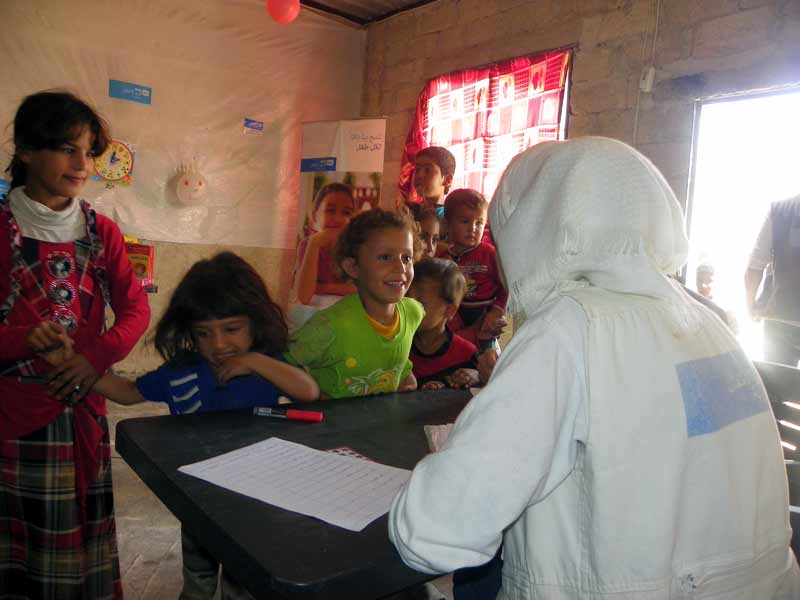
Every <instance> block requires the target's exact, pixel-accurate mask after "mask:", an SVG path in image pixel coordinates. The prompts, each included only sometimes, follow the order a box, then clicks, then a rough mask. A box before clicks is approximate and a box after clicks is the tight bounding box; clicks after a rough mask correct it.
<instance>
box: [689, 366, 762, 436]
mask: <svg viewBox="0 0 800 600" xmlns="http://www.w3.org/2000/svg"><path fill="white" fill-rule="evenodd" d="M675 369H676V371H677V372H678V381H679V382H680V386H681V395H682V396H683V406H684V409H685V411H686V430H687V434H688V435H689V437H694V436H696V435H704V434H706V433H713V432H715V431H719V430H720V429H722V428H723V427H726V426H727V425H730V424H731V423H735V422H736V421H741V420H742V419H746V418H748V417H752V416H753V415H757V414H759V413H762V412H764V411H765V410H767V408H768V406H769V400H768V399H767V397H766V394H765V393H764V390H763V388H762V387H761V385H759V382H758V379H756V377H755V376H754V375H753V370H752V367H751V366H750V364H749V361H748V360H747V358H746V357H745V356H744V354H742V353H741V352H739V351H736V352H726V353H725V354H720V355H718V356H712V357H711V358H701V359H699V360H691V361H688V362H685V363H681V364H679V365H677V366H676V367H675Z"/></svg>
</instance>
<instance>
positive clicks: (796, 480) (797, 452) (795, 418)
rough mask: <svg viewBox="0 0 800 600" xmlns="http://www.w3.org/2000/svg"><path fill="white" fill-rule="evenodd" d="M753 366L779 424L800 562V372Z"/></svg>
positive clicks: (794, 544)
mask: <svg viewBox="0 0 800 600" xmlns="http://www.w3.org/2000/svg"><path fill="white" fill-rule="evenodd" d="M754 364H755V366H756V370H757V371H758V374H759V375H761V381H763V382H764V387H765V388H766V389H767V395H768V396H769V401H770V404H771V405H772V412H773V413H775V420H776V421H777V422H778V431H779V433H780V436H781V444H782V445H783V456H784V459H785V463H786V475H787V478H788V480H789V511H790V512H789V519H790V522H791V524H792V550H794V553H795V556H797V557H798V559H800V369H795V368H794V367H788V366H786V365H779V364H777V363H770V362H755V363H754Z"/></svg>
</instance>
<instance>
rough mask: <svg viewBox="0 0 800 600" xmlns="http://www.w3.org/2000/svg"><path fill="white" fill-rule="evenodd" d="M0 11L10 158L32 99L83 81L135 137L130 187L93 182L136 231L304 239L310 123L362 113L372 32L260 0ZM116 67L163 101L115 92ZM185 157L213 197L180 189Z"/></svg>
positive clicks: (268, 242) (85, 3)
mask: <svg viewBox="0 0 800 600" xmlns="http://www.w3.org/2000/svg"><path fill="white" fill-rule="evenodd" d="M0 23H2V29H3V34H2V35H0V81H2V82H3V85H2V86H0V119H2V123H3V125H6V124H8V125H9V126H8V127H7V128H5V129H3V133H4V136H3V142H4V144H3V146H2V151H0V161H2V165H3V167H5V166H6V165H7V164H8V162H9V160H10V156H11V154H10V153H11V151H12V148H13V147H12V146H11V144H10V139H11V137H12V129H11V126H10V123H11V121H12V120H13V114H14V111H15V110H16V107H17V105H18V104H19V102H20V101H21V99H22V98H23V97H24V96H25V95H27V94H30V93H33V92H36V91H39V90H42V89H47V88H54V87H65V88H68V89H70V90H71V91H74V92H76V93H77V94H79V95H80V96H82V97H84V98H85V99H87V100H88V101H89V102H91V103H92V104H93V105H94V106H95V107H96V108H98V109H99V111H100V112H101V113H102V114H103V115H104V116H105V117H106V119H107V120H108V122H109V124H110V125H111V130H112V134H113V136H114V137H115V138H117V139H121V140H123V141H125V142H128V143H130V144H133V145H134V146H135V148H136V161H135V165H134V173H133V183H132V185H131V186H130V187H114V188H110V189H109V188H106V187H105V186H104V185H103V184H102V183H100V182H90V183H89V184H87V188H86V193H85V196H86V197H87V198H88V199H89V200H90V201H92V202H93V203H94V205H95V206H96V207H97V208H98V209H99V210H100V211H101V212H103V213H105V214H107V215H109V216H110V217H112V218H113V219H114V220H115V221H117V223H118V224H119V225H120V227H121V228H122V229H123V231H124V232H125V233H126V234H129V235H134V236H140V237H144V238H147V239H150V240H162V241H173V242H186V243H204V244H209V243H211V244H235V245H248V246H266V247H273V248H291V247H293V246H294V223H295V217H296V212H297V193H298V186H299V183H298V182H299V162H300V140H301V127H300V123H301V122H304V121H316V120H328V119H346V118H354V117H357V116H358V115H359V108H360V100H361V87H362V78H363V68H364V49H365V42H366V33H365V31H363V30H359V29H356V28H353V27H351V26H349V25H346V24H343V23H340V22H338V21H335V20H332V19H329V18H326V17H323V16H320V15H317V14H314V13H312V12H309V11H307V10H303V11H301V14H300V17H299V18H298V19H297V20H296V21H295V22H294V23H292V24H291V25H278V24H277V23H275V22H274V21H272V19H271V18H270V17H269V15H268V14H267V12H266V10H265V8H264V2H263V1H261V0H182V1H181V0H125V1H122V0H119V1H112V2H98V1H96V0H72V1H69V2H66V1H64V0H1V1H0ZM109 79H117V80H121V81H126V82H132V83H136V84H140V85H145V86H149V87H151V88H152V104H150V105H144V104H139V103H135V102H129V101H124V100H118V99H112V98H110V97H109V95H108V86H109ZM245 118H250V119H256V120H258V121H263V122H264V130H263V132H262V133H261V135H256V136H250V135H245V134H244V132H243V129H244V128H243V121H244V119H245ZM187 164H188V165H194V166H195V167H196V169H197V171H198V172H199V173H200V174H201V175H202V176H203V177H205V180H206V182H207V184H208V188H207V189H208V193H207V196H206V201H205V204H204V205H201V206H192V207H182V206H181V205H180V204H179V203H178V201H177V198H176V196H175V191H174V189H175V188H174V184H175V177H176V175H177V174H178V173H179V170H180V169H181V167H182V165H187Z"/></svg>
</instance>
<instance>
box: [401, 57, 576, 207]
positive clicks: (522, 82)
mask: <svg viewBox="0 0 800 600" xmlns="http://www.w3.org/2000/svg"><path fill="white" fill-rule="evenodd" d="M571 59H572V50H564V51H557V52H548V53H544V54H536V55H531V56H525V57H521V58H514V59H511V60H507V61H503V62H499V63H495V64H491V65H486V66H483V67H479V68H476V69H466V70H464V71H457V72H454V73H449V74H447V75H442V76H441V77H436V78H434V79H431V80H430V81H429V82H428V83H427V85H426V86H425V89H424V90H423V91H422V93H421V94H420V96H419V99H418V101H417V112H416V115H415V117H414V122H413V123H412V125H411V130H410V131H409V133H408V137H407V139H406V147H405V150H404V151H403V159H402V163H401V168H400V200H401V202H403V201H410V202H418V201H421V199H418V198H416V197H415V196H416V194H415V193H414V186H413V184H412V179H413V174H414V158H415V156H416V155H417V152H418V151H420V150H421V149H422V148H426V147H427V146H444V147H445V148H447V149H448V150H450V152H452V153H453V155H454V156H455V158H456V173H455V177H454V179H453V186H452V188H451V189H456V188H460V187H468V188H473V189H476V190H479V191H480V192H482V193H483V194H484V195H485V196H486V197H487V198H491V196H492V194H494V190H495V188H496V187H497V184H498V182H499V179H500V176H501V175H502V174H503V171H504V170H505V168H506V166H507V165H508V163H509V162H510V161H511V159H512V158H513V157H514V156H516V155H517V154H519V153H520V152H522V151H523V150H525V149H526V148H529V147H530V146H533V145H535V144H538V143H539V142H544V141H548V140H558V139H564V135H565V123H566V103H565V98H566V87H567V81H568V74H569V68H570V64H571Z"/></svg>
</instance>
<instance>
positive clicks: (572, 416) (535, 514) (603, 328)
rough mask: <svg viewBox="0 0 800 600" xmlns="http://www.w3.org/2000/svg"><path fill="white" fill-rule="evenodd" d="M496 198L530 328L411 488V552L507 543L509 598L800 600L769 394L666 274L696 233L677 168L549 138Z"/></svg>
mask: <svg viewBox="0 0 800 600" xmlns="http://www.w3.org/2000/svg"><path fill="white" fill-rule="evenodd" d="M490 210H491V213H490V220H491V223H492V232H493V234H494V238H495V240H496V242H497V246H498V250H499V256H500V261H501V263H502V266H503V269H504V272H505V276H506V280H507V283H508V286H509V290H510V294H511V303H512V304H511V309H512V311H513V312H514V313H515V320H514V323H515V333H514V337H513V339H512V340H511V342H510V344H509V345H508V347H507V348H506V350H505V352H503V355H502V356H501V358H500V360H499V361H498V363H497V366H496V368H495V371H494V374H493V376H492V379H491V381H490V382H489V385H488V386H487V387H486V388H485V389H484V390H483V391H482V392H481V393H480V394H478V395H477V396H476V397H475V398H474V399H473V400H472V401H471V402H470V403H469V405H468V406H467V407H466V408H465V409H464V411H463V413H462V414H461V415H460V417H459V419H458V421H457V422H456V425H455V427H454V428H453V431H452V433H451V435H450V437H449V439H448V441H447V443H446V444H445V445H444V447H443V448H442V449H441V450H440V451H439V452H437V453H435V454H432V455H430V456H428V457H426V458H425V459H424V460H423V461H422V462H420V463H419V464H418V465H417V467H416V468H415V469H414V473H413V475H412V476H411V479H410V480H409V482H408V483H407V484H406V486H405V487H404V488H403V489H402V490H401V491H400V492H399V494H398V495H397V497H396V498H395V500H394V503H393V505H392V509H391V513H390V518H389V534H390V537H391V539H392V541H393V542H394V544H395V545H396V547H397V549H398V551H399V552H400V555H401V556H402V558H403V560H404V561H405V562H406V563H407V564H408V565H409V566H411V567H413V568H415V569H417V570H420V571H423V572H428V573H444V572H449V571H453V570H455V569H460V568H463V567H468V566H474V565H478V564H481V563H484V562H486V561H487V560H489V559H490V558H491V557H492V556H493V555H494V554H495V551H496V550H497V548H498V547H499V545H500V544H501V543H503V544H504V549H503V559H504V564H503V581H502V588H501V591H500V595H499V597H500V598H503V599H509V600H511V599H513V600H522V599H530V598H536V599H546V600H567V599H574V598H581V599H601V598H602V599H603V600H611V599H614V600H623V599H624V600H634V599H635V600H662V599H668V598H669V599H674V598H686V599H689V598H692V599H701V598H702V599H710V598H714V599H723V598H724V599H726V600H729V599H730V600H734V599H735V600H769V599H781V600H796V599H798V598H800V573H799V571H798V567H797V562H796V560H795V558H794V556H793V554H792V552H791V550H790V549H789V539H790V535H791V530H790V528H789V518H788V503H789V500H788V490H787V484H786V472H785V469H784V464H783V455H782V451H781V447H780V443H779V439H778V432H777V428H776V424H775V421H774V418H773V416H772V412H771V410H770V407H769V402H768V399H767V396H766V393H765V391H764V388H763V386H762V384H761V381H760V379H759V377H758V374H757V373H756V371H755V369H754V367H753V365H752V363H750V361H749V360H748V359H747V358H746V357H745V355H744V354H743V352H742V350H741V348H740V347H739V345H738V344H737V342H736V340H735V339H734V338H733V337H732V335H731V333H730V332H729V331H728V329H727V328H726V327H725V325H723V323H722V322H721V321H720V320H719V319H718V318H717V317H716V316H715V315H713V314H712V313H711V312H710V311H708V310H707V309H706V308H705V307H703V306H701V305H700V304H698V303H696V302H695V301H693V300H691V299H690V298H689V297H688V296H687V295H686V294H684V293H683V292H682V291H681V290H680V289H679V288H678V287H677V286H678V284H677V283H676V282H671V281H670V279H669V278H667V277H666V276H665V274H666V273H673V272H675V271H677V270H678V269H679V268H680V267H681V265H682V264H683V263H684V261H685V258H686V252H687V246H688V244H687V240H686V236H685V233H684V228H683V215H682V213H681V210H680V207H679V205H678V203H677V201H676V199H675V196H674V194H673V193H672V191H671V190H670V188H669V186H668V185H667V183H666V181H665V180H664V178H663V177H662V176H661V174H660V173H659V172H658V170H657V169H656V168H655V167H654V166H653V165H652V164H651V163H650V162H649V161H648V160H647V159H646V158H645V157H643V156H642V155H641V154H639V153H638V152H636V151H635V150H634V149H632V148H630V147H629V146H626V145H625V144H623V143H621V142H618V141H615V140H610V139H605V138H579V139H576V140H572V141H567V142H553V143H546V144H541V145H539V146H536V147H534V148H532V149H530V150H528V151H526V152H524V153H523V154H521V155H519V156H518V157H516V158H515V159H514V160H513V161H512V163H511V164H510V165H509V167H508V169H507V170H506V172H505V174H504V175H503V179H502V180H501V182H500V185H499V187H498V189H497V192H496V193H495V196H494V199H493V201H492V205H491V209H490Z"/></svg>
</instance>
